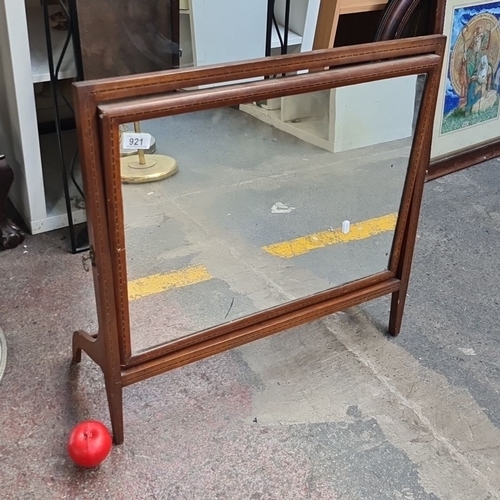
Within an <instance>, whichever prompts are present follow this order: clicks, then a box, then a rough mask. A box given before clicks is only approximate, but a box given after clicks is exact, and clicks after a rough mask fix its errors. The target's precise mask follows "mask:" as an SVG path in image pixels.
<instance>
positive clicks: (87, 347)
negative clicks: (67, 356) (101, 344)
mask: <svg viewBox="0 0 500 500" xmlns="http://www.w3.org/2000/svg"><path fill="white" fill-rule="evenodd" d="M96 341H97V334H95V335H91V334H89V333H87V332H84V331H83V330H78V331H77V332H74V333H73V358H72V363H74V364H75V363H80V361H81V360H82V350H83V351H85V352H86V353H87V354H88V356H89V357H90V358H91V359H92V360H93V361H95V362H96V363H97V364H98V365H100V362H99V361H100V359H99V352H100V351H99V349H98V346H97V345H96Z"/></svg>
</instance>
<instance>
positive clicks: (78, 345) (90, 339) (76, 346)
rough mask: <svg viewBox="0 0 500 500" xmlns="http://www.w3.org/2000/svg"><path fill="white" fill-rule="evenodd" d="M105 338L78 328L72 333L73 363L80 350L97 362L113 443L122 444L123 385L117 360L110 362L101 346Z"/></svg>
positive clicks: (77, 358) (77, 357) (78, 359)
mask: <svg viewBox="0 0 500 500" xmlns="http://www.w3.org/2000/svg"><path fill="white" fill-rule="evenodd" d="M105 341H106V339H104V335H99V334H95V335H91V334H89V333H87V332H84V331H82V330H79V331H77V332H75V333H74V334H73V359H72V362H73V363H80V361H81V360H82V351H84V352H86V353H87V355H88V356H89V357H90V358H91V359H92V360H93V361H94V362H95V363H97V364H98V365H99V366H100V367H101V369H102V371H103V373H104V384H105V386H106V395H107V398H108V407H109V415H110V418H111V427H112V428H113V440H114V442H115V444H122V443H123V440H124V435H123V398H122V393H123V387H122V379H121V369H120V366H119V360H115V362H111V361H110V360H109V359H108V357H107V355H106V352H107V351H106V349H105V347H104V346H103V344H104V343H105Z"/></svg>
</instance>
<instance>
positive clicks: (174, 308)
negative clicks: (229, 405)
mask: <svg viewBox="0 0 500 500" xmlns="http://www.w3.org/2000/svg"><path fill="white" fill-rule="evenodd" d="M423 80H424V79H423V78H422V77H418V78H417V77H415V76H409V77H400V78H394V79H390V80H384V81H380V82H371V83H366V84H362V85H356V86H350V87H343V88H340V89H333V90H327V91H319V92H314V93H309V94H302V95H297V96H290V97H285V98H279V99H272V100H268V101H266V102H259V103H248V104H245V105H241V106H237V107H231V108H221V109H215V110H208V111H202V112H194V113H188V114H183V115H178V116H172V117H165V118H161V119H155V120H149V121H143V122H142V123H141V126H142V131H143V132H147V133H150V134H152V135H153V136H154V137H155V138H156V152H157V154H162V155H168V156H170V157H172V158H174V159H175V160H176V161H177V163H178V166H179V171H178V172H177V174H176V175H174V176H172V177H169V178H166V179H164V180H161V181H158V182H149V183H144V184H129V183H124V184H123V185H122V190H123V208H124V217H125V237H126V261H127V279H128V283H129V285H128V295H129V307H130V327H131V337H132V346H133V351H134V353H138V352H141V351H144V350H145V349H148V348H152V347H154V346H157V345H159V344H163V343H165V342H168V341H171V340H174V339H177V338H180V337H183V336H186V335H189V334H192V333H194V332H197V331H199V330H203V329H206V328H209V327H213V326H216V325H219V324H222V323H226V322H230V321H234V320H235V319H239V318H242V317H244V316H247V315H249V314H252V313H255V312H258V311H262V310H264V309H267V308H270V307H274V306H278V305H281V304H284V303H286V302H289V301H292V300H294V299H299V298H303V297H306V296H308V295H311V294H315V293H318V292H321V291H324V290H327V289H330V288H333V287H336V286H339V285H342V284H345V283H348V282H352V281H354V280H357V279H360V278H363V277H366V276H370V275H372V274H375V273H378V272H381V271H384V270H386V269H387V267H388V262H389V257H390V253H391V247H392V243H393V237H394V229H395V225H396V221H397V215H398V210H399V207H400V203H401V196H402V191H403V186H404V181H405V177H406V173H407V168H408V163H409V156H410V151H411V144H412V136H413V131H414V126H415V119H416V116H417V114H418V102H419V101H420V98H419V96H420V93H421V89H422V87H423ZM147 157H148V155H146V158H147ZM134 159H135V161H137V160H138V157H137V156H131V157H127V159H125V163H126V162H129V161H133V160H134ZM123 161H124V159H123V158H122V162H123ZM151 311H155V313H154V314H151Z"/></svg>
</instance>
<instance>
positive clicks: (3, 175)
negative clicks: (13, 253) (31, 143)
mask: <svg viewBox="0 0 500 500" xmlns="http://www.w3.org/2000/svg"><path fill="white" fill-rule="evenodd" d="M13 182H14V172H13V171H12V169H11V168H10V167H9V165H8V164H7V161H6V160H5V156H4V155H0V246H2V247H3V248H4V249H8V248H16V247H17V246H18V245H20V244H21V243H22V242H23V241H24V233H23V232H22V231H21V230H20V229H19V228H18V227H17V226H16V225H15V224H14V223H13V222H12V221H11V220H10V219H8V218H7V214H6V210H7V195H8V194H9V189H10V186H12V183H13Z"/></svg>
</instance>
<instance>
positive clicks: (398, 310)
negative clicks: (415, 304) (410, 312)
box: [389, 283, 408, 337]
mask: <svg viewBox="0 0 500 500" xmlns="http://www.w3.org/2000/svg"><path fill="white" fill-rule="evenodd" d="M407 289H408V285H407V284H406V286H404V284H403V283H402V284H401V288H400V289H399V290H398V291H397V292H394V293H393V294H392V299H391V313H390V316H389V334H390V335H392V336H393V337H396V336H397V335H399V332H400V331H401V323H402V321H403V312H404V308H405V301H406V291H407Z"/></svg>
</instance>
